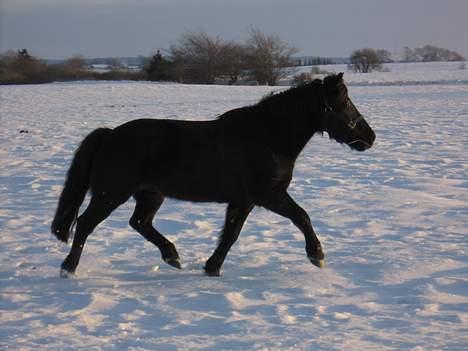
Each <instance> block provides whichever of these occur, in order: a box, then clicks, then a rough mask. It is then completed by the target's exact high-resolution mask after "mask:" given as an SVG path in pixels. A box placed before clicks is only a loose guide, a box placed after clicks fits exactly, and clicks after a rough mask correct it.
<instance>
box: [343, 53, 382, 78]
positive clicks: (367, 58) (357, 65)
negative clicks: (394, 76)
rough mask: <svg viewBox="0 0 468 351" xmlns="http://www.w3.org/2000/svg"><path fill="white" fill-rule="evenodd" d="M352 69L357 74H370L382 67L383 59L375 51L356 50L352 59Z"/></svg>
mask: <svg viewBox="0 0 468 351" xmlns="http://www.w3.org/2000/svg"><path fill="white" fill-rule="evenodd" d="M350 61H351V68H352V69H353V70H354V71H355V72H361V73H368V72H371V71H372V70H374V69H379V68H381V67H382V62H383V61H382V59H381V57H379V55H378V54H377V52H376V51H375V50H374V49H370V48H364V49H359V50H355V51H354V52H353V53H352V54H351V57H350Z"/></svg>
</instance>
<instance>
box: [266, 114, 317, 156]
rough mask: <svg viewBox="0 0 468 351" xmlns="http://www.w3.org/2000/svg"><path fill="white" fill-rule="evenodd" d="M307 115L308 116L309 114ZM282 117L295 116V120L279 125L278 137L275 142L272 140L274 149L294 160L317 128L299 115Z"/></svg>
mask: <svg viewBox="0 0 468 351" xmlns="http://www.w3.org/2000/svg"><path fill="white" fill-rule="evenodd" d="M307 117H309V118H310V116H307ZM284 118H291V119H293V118H297V120H295V121H294V123H286V124H282V123H281V124H280V125H279V127H278V132H279V133H278V135H279V137H278V138H277V142H275V141H274V143H275V149H276V150H275V151H276V153H278V154H280V155H282V156H283V157H286V158H288V159H289V160H291V161H292V162H294V161H295V160H296V158H297V157H298V156H299V154H300V153H301V151H302V150H303V149H304V147H305V146H306V144H307V143H308V142H309V140H310V139H311V138H312V136H313V135H314V134H315V133H316V132H317V130H318V128H316V127H314V125H313V124H312V123H308V122H307V119H306V118H303V117H301V116H285V117H284Z"/></svg>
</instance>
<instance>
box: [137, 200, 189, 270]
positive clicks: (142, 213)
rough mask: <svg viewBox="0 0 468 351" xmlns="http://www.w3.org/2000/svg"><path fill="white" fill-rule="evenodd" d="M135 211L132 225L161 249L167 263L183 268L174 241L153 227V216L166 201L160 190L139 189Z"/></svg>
mask: <svg viewBox="0 0 468 351" xmlns="http://www.w3.org/2000/svg"><path fill="white" fill-rule="evenodd" d="M134 198H135V200H136V206H135V211H134V212H133V215H132V218H131V219H130V225H131V226H132V228H133V229H135V230H136V231H137V232H138V233H140V234H141V235H142V236H143V237H144V238H145V239H146V240H148V241H150V242H151V243H153V244H154V245H155V246H157V247H158V248H159V250H160V251H161V256H162V259H163V260H164V262H166V263H167V264H169V265H171V266H173V267H176V268H179V269H180V268H181V265H180V260H179V254H178V253H177V250H176V248H175V246H174V244H173V243H171V242H170V241H169V240H167V239H166V238H165V237H164V236H163V235H162V234H161V233H160V232H158V231H157V230H156V229H155V228H154V227H153V224H152V222H153V218H154V215H155V214H156V212H157V211H158V210H159V208H160V207H161V204H162V203H163V201H164V196H163V195H162V194H161V193H159V192H150V191H139V192H137V193H135V195H134Z"/></svg>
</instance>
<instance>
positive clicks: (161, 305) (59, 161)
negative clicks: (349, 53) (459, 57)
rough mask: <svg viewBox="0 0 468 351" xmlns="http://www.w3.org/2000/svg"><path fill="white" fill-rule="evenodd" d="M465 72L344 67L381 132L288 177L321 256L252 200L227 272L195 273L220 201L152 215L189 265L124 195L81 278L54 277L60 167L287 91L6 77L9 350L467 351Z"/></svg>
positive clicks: (303, 163)
mask: <svg viewBox="0 0 468 351" xmlns="http://www.w3.org/2000/svg"><path fill="white" fill-rule="evenodd" d="M457 66H458V64H451V65H448V64H440V65H407V66H405V65H400V66H395V67H394V68H391V69H392V72H389V73H372V74H369V75H365V76H364V75H358V74H351V73H345V79H347V80H348V82H350V83H352V84H351V86H350V87H349V90H350V94H351V96H352V98H353V101H354V102H355V104H356V105H357V106H358V108H359V109H360V110H361V112H363V113H364V114H365V115H366V116H367V120H368V121H369V123H370V124H371V125H372V126H373V127H374V129H375V131H376V133H377V141H376V144H375V146H374V147H373V148H372V149H371V150H369V151H367V152H364V153H357V152H352V151H351V150H349V149H348V148H346V147H343V146H340V145H339V144H336V143H335V142H332V141H329V140H328V138H327V137H321V136H315V137H314V138H312V140H311V142H310V143H309V145H308V146H307V147H306V149H305V150H304V152H303V154H302V155H301V157H300V159H299V160H298V163H297V167H296V172H295V178H294V181H293V183H292V184H291V187H290V191H291V194H292V195H293V197H294V198H296V199H297V201H298V202H299V203H300V204H301V205H302V206H303V207H304V208H305V209H306V210H307V211H308V213H309V214H310V216H311V218H312V222H313V224H314V226H315V228H316V230H317V232H318V233H319V237H320V239H321V241H322V244H323V246H324V250H325V254H326V262H327V266H326V268H325V269H323V270H319V269H318V268H316V267H314V266H312V265H311V264H310V263H309V262H308V260H307V258H306V256H305V252H304V249H303V247H304V243H303V237H302V234H300V233H299V232H298V230H297V229H296V228H295V227H293V226H292V225H291V224H290V223H289V222H288V221H287V220H285V219H283V218H281V217H278V216H276V215H274V214H271V213H269V212H267V211H265V210H263V209H256V210H254V211H253V213H252V214H251V215H250V217H249V219H248V220H247V223H246V226H245V227H244V230H243V232H242V233H241V237H240V239H239V241H238V242H237V243H236V245H235V246H234V247H233V249H232V250H231V252H230V255H229V256H228V258H227V260H226V262H225V265H224V266H223V275H222V277H220V278H210V277H206V276H204V274H203V271H202V267H203V264H204V261H205V260H206V259H207V258H208V257H209V255H210V254H211V253H212V250H213V249H214V248H215V245H216V240H217V234H218V230H219V228H220V227H221V225H222V220H223V214H224V205H219V204H192V203H188V202H177V201H172V200H166V202H165V203H164V204H163V207H162V208H161V210H160V212H159V213H158V216H157V219H156V226H157V227H158V228H159V229H160V230H161V232H163V233H165V234H167V236H168V237H169V238H170V239H171V240H172V241H173V242H175V244H176V246H177V247H178V250H179V253H180V254H181V257H182V260H183V270H181V271H178V270H175V269H173V268H172V267H170V266H168V265H165V264H164V263H162V262H161V259H160V254H159V251H158V250H157V249H156V248H155V247H153V246H152V245H151V244H150V243H147V242H145V241H144V239H142V238H141V237H140V236H139V235H138V234H136V233H135V232H133V231H132V230H131V229H130V228H129V226H128V224H127V223H128V219H129V217H130V215H131V212H132V210H133V202H132V201H129V202H128V203H127V204H125V205H123V206H122V207H121V208H119V209H118V210H117V211H116V212H114V214H113V215H112V216H111V217H110V218H109V219H108V220H107V221H106V222H104V223H103V224H102V225H101V226H100V227H98V229H97V230H96V231H95V232H94V234H93V235H92V236H90V238H89V240H88V242H87V246H86V248H85V250H84V255H83V258H82V261H81V263H80V266H78V271H77V275H76V277H74V278H71V279H62V278H60V277H59V266H60V263H61V261H62V260H63V259H64V258H65V256H66V254H67V253H68V250H69V247H67V246H66V245H63V244H61V243H59V242H58V241H56V240H55V239H54V238H53V237H52V235H51V234H50V233H49V225H50V221H51V218H52V216H53V214H54V211H55V206H56V202H57V198H58V195H59V192H60V189H61V186H62V183H63V180H64V176H65V172H66V170H67V169H68V165H69V161H70V158H71V157H72V153H73V150H74V149H75V147H76V146H77V143H79V141H80V140H81V139H82V138H83V137H84V136H85V135H86V134H87V133H88V132H90V131H91V130H92V129H94V128H96V127H99V126H109V127H112V126H116V125H118V124H121V123H122V122H124V121H127V120H131V119H136V118H142V117H154V118H180V119H210V118H214V117H216V116H217V115H218V114H220V113H222V112H224V111H225V110H227V109H231V108H234V107H238V106H243V105H246V104H250V103H253V102H256V101H257V100H258V99H259V98H260V97H261V96H263V95H264V94H265V93H267V92H269V91H271V90H277V89H279V88H268V87H222V86H190V85H173V84H152V83H131V82H123V83H86V82H82V83H70V84H49V85H32V86H8V87H6V86H0V167H1V171H0V263H1V264H0V349H2V350H46V349H47V350H76V349H82V350H126V349H129V350H267V349H268V350H327V351H328V350H415V351H416V350H417V351H423V350H424V351H425V350H451V351H455V350H466V349H467V347H468V238H467V234H468V200H467V199H468V172H467V171H468V169H467V168H468V84H467V82H468V70H466V69H465V70H460V69H457ZM326 68H327V69H332V70H336V71H338V70H341V67H335V69H333V67H329V66H327V67H326ZM405 72H406V73H405ZM408 76H410V77H411V79H409V80H405V79H404V78H405V77H408ZM434 77H435V78H434ZM447 77H448V78H447ZM409 81H410V82H409ZM376 82H379V84H376ZM421 82H425V83H424V84H421ZM21 130H23V131H28V133H20V131H21Z"/></svg>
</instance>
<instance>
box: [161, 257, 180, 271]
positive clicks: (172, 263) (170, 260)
mask: <svg viewBox="0 0 468 351" xmlns="http://www.w3.org/2000/svg"><path fill="white" fill-rule="evenodd" d="M164 262H166V263H167V264H168V265H169V266H172V267H175V268H177V269H182V265H181V264H180V261H179V259H178V258H167V259H165V260H164Z"/></svg>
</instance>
